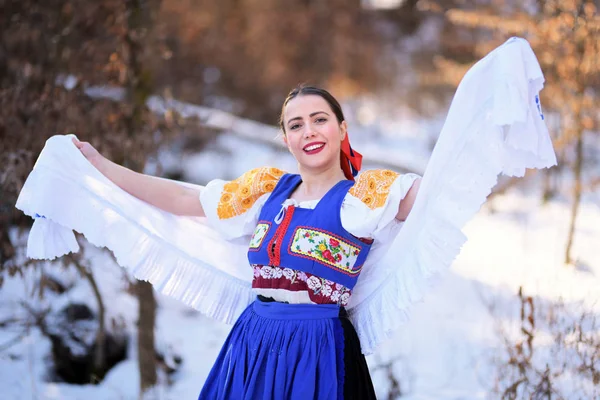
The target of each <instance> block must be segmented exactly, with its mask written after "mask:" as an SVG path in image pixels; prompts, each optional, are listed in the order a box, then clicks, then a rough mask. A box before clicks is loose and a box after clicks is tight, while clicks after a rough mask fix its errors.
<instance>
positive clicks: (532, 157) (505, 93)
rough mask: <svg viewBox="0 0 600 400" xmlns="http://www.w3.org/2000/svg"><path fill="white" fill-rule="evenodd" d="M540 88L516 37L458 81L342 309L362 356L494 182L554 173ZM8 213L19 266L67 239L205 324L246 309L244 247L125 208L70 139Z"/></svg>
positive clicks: (202, 228) (45, 155) (438, 265)
mask: <svg viewBox="0 0 600 400" xmlns="http://www.w3.org/2000/svg"><path fill="white" fill-rule="evenodd" d="M543 82H544V77H543V74H542V71H541V69H540V66H539V64H538V62H537V59H536V57H535V55H534V54H533V51H532V50H531V47H530V46H529V43H527V41H525V40H524V39H519V38H512V39H509V40H508V41H507V42H506V43H504V44H503V45H501V46H500V47H498V48H497V49H495V50H494V51H492V52H491V53H490V54H488V55H487V56H486V57H484V58H483V59H482V60H481V61H479V62H478V63H477V64H475V65H474V66H473V67H472V68H471V69H470V70H469V71H468V72H467V74H466V75H465V77H464V78H463V80H462V82H461V83H460V85H459V87H458V89H457V91H456V95H455V97H454V99H453V101H452V105H451V106H450V111H449V113H448V117H447V120H446V122H445V124H444V127H443V128H442V132H441V134H440V137H439V139H438V141H437V144H436V146H435V148H434V150H433V153H432V155H431V159H430V161H429V163H428V165H427V169H426V170H425V173H424V175H423V180H422V182H421V187H420V190H419V193H418V196H417V199H416V201H415V204H414V206H413V209H412V211H411V213H410V215H409V217H408V219H407V220H406V222H405V223H404V225H403V226H402V228H401V229H400V230H399V232H398V234H397V236H396V237H395V238H394V239H393V240H392V241H391V242H390V243H387V244H386V245H385V246H380V247H379V248H378V249H377V251H372V254H370V255H369V258H370V259H371V261H374V262H370V263H369V264H370V267H369V268H368V269H363V272H362V274H361V276H360V278H359V280H358V283H357V285H356V286H355V288H354V290H353V294H352V298H351V301H350V304H349V306H348V310H349V314H350V318H351V320H352V322H353V324H354V326H355V329H356V331H357V333H358V337H359V339H360V342H361V347H362V351H363V353H365V354H369V353H372V352H373V351H374V350H375V349H376V347H377V345H379V344H380V343H381V341H383V340H384V339H385V338H386V337H388V336H389V334H390V333H391V332H392V331H393V330H394V329H396V328H397V327H398V326H399V324H400V323H401V322H402V321H403V320H405V319H406V318H407V311H408V309H409V306H410V304H412V303H413V302H415V301H418V300H420V299H421V298H422V296H423V294H424V291H425V290H426V289H427V287H428V285H427V284H428V280H429V278H431V277H433V276H435V275H438V273H439V272H442V271H444V270H446V269H447V268H448V267H449V266H450V265H451V264H452V262H453V260H454V259H455V258H456V256H457V255H458V253H459V251H460V248H461V246H462V245H463V244H464V242H465V241H466V237H465V235H464V234H463V233H462V231H461V229H462V228H463V226H464V225H465V223H466V222H467V221H468V220H469V219H470V218H471V217H473V215H474V214H475V213H476V212H477V211H478V210H479V208H480V207H481V205H482V204H483V203H484V201H485V199H486V197H487V196H488V194H489V193H490V192H491V189H492V187H493V186H494V185H495V184H496V180H497V176H498V175H499V174H500V173H503V174H505V175H510V176H523V175H524V172H525V169H526V168H545V167H550V166H552V165H555V164H556V157H555V154H554V150H553V148H552V143H551V141H550V137H549V135H548V131H547V128H546V126H545V123H544V121H543V114H542V112H541V108H540V105H539V97H538V93H539V91H540V90H541V89H542V87H543ZM16 207H17V208H19V209H20V210H22V211H23V212H24V213H25V214H27V215H29V216H31V217H34V218H35V222H34V224H33V227H32V229H31V232H30V234H29V240H28V248H27V255H28V256H29V257H32V258H40V259H53V258H55V257H59V256H62V255H64V254H67V253H69V252H74V251H78V245H77V242H76V241H75V237H74V234H73V230H74V231H77V232H80V233H82V234H83V235H84V236H85V237H86V238H87V240H89V241H90V242H91V243H92V244H94V245H96V246H104V247H107V248H108V249H110V250H111V251H112V252H113V253H114V254H115V256H116V259H117V262H118V263H119V264H120V265H121V266H123V267H125V268H127V269H128V270H130V271H131V272H132V273H133V275H134V276H136V277H137V278H139V279H143V280H148V281H150V282H151V283H152V284H153V285H154V287H155V288H156V289H157V290H158V291H159V292H161V293H164V294H166V295H169V296H172V297H174V298H176V299H179V300H181V301H183V302H184V303H186V304H188V305H190V306H192V307H194V308H196V309H198V310H199V311H201V312H202V313H204V314H206V315H208V316H210V317H212V318H215V319H218V320H220V321H224V322H227V323H232V322H234V321H235V319H236V318H237V317H238V316H239V315H240V314H241V312H242V311H243V310H244V308H245V307H246V306H247V305H248V304H250V303H251V302H252V301H253V300H254V297H255V296H254V295H253V293H252V290H251V282H252V269H251V268H250V267H249V265H248V260H247V258H246V252H247V245H248V242H249V238H246V237H245V238H240V239H239V240H235V241H228V240H225V239H224V238H223V237H222V236H220V235H219V233H218V232H217V231H215V230H214V229H212V228H211V227H210V226H209V225H208V223H207V221H206V220H205V219H203V218H190V217H178V216H175V215H172V214H169V213H166V212H163V211H161V210H159V209H157V208H155V207H152V206H150V205H148V204H146V203H144V202H142V201H140V200H138V199H136V198H134V197H133V196H131V195H129V194H128V193H126V192H125V191H123V190H122V189H120V188H119V187H117V186H116V185H114V184H113V183H112V182H111V181H109V180H108V179H107V178H106V177H104V176H103V175H102V174H101V173H100V172H99V171H98V170H96V169H95V168H94V167H93V166H92V165H91V164H90V163H89V162H88V161H87V160H86V159H85V157H84V156H83V155H82V154H81V153H80V152H79V150H77V148H76V147H75V146H74V145H73V144H72V142H71V135H67V136H61V135H57V136H53V137H51V138H50V139H48V141H47V142H46V145H45V147H44V149H43V150H42V153H41V154H40V156H39V158H38V160H37V162H36V164H35V166H34V168H33V171H32V172H31V174H30V175H29V177H28V178H27V181H26V182H25V185H24V187H23V189H22V191H21V193H20V195H19V199H18V201H17V204H16ZM36 216H38V217H36ZM39 216H43V218H41V217H39Z"/></svg>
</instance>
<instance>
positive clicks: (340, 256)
mask: <svg viewBox="0 0 600 400" xmlns="http://www.w3.org/2000/svg"><path fill="white" fill-rule="evenodd" d="M335 261H337V262H340V261H342V255H341V254H339V253H338V254H336V255H335Z"/></svg>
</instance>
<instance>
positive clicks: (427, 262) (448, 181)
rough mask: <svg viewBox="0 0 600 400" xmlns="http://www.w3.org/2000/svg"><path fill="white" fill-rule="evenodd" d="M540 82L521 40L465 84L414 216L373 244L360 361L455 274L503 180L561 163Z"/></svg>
mask: <svg viewBox="0 0 600 400" xmlns="http://www.w3.org/2000/svg"><path fill="white" fill-rule="evenodd" d="M543 82H544V77H543V74H542V71H541V69H540V67H539V64H538V62H537V59H536V58H535V55H534V54H533V51H532V50H531V47H530V46H529V43H527V41H525V40H523V39H518V38H512V39H510V40H509V41H507V42H506V43H505V44H503V45H502V46H500V47H499V48H497V49H495V50H494V51H492V52H491V53H490V54H489V55H487V56H486V57H485V58H483V59H482V60H481V61H479V62H478V63H477V64H475V65H474V66H473V67H472V68H471V69H470V70H469V71H468V72H467V74H466V75H465V77H464V78H463V80H462V82H461V83H460V85H459V87H458V89H457V91H456V94H455V96H454V99H453V101H452V104H451V106H450V110H449V112H448V116H447V119H446V122H445V123H444V126H443V128H442V131H441V133H440V136H439V139H438V141H437V143H436V146H435V148H434V150H433V153H432V155H431V158H430V160H429V163H428V165H427V168H426V170H425V173H424V174H423V179H422V181H421V185H420V189H419V193H418V195H417V198H416V200H415V203H414V205H413V208H412V210H411V212H410V215H409V216H408V218H407V219H406V221H405V222H404V224H402V226H401V228H398V227H396V228H392V230H393V232H391V234H392V235H393V238H392V239H391V240H389V241H388V242H387V243H382V245H381V246H380V247H376V246H375V245H376V244H377V241H375V243H374V246H373V248H372V250H371V253H369V257H368V260H367V262H368V265H367V264H366V263H365V265H364V267H363V270H362V273H361V276H360V278H359V279H358V282H357V284H356V286H355V287H354V289H353V292H352V297H351V299H350V304H349V305H348V310H349V315H350V318H351V320H352V322H353V324H354V327H355V328H356V331H357V333H358V337H359V339H360V342H361V348H362V351H363V353H365V354H369V353H372V352H373V351H374V350H375V349H376V347H377V346H378V345H379V344H380V343H381V342H382V341H383V340H384V339H386V338H387V337H389V335H390V334H391V333H392V332H393V331H394V330H395V329H397V328H398V327H399V325H400V324H401V323H402V322H403V321H404V320H406V318H407V316H408V309H409V307H410V305H411V304H412V303H414V302H416V301H419V300H421V299H422V297H423V295H424V293H425V291H426V290H427V287H428V281H429V280H430V279H431V278H433V277H435V276H436V275H438V274H439V273H441V272H443V271H446V270H447V269H448V267H450V265H451V264H452V262H453V261H454V259H455V258H456V256H457V255H458V253H459V252H460V249H461V247H462V245H463V244H464V243H465V241H466V240H467V238H466V236H465V235H464V234H463V232H462V228H463V227H464V225H465V224H466V222H467V221H468V220H470V219H471V218H472V217H473V216H474V215H475V214H476V213H477V211H478V210H479V209H480V207H481V205H482V204H483V203H484V202H485V199H486V197H487V196H488V195H489V194H490V192H491V190H492V188H493V186H494V185H495V184H496V181H497V177H498V175H499V174H505V175H508V176H523V175H524V173H525V169H526V168H548V167H551V166H553V165H555V164H556V157H555V154H554V149H553V148H552V143H551V140H550V137H549V134H548V130H547V128H546V125H545V123H544V117H543V114H542V112H541V106H540V100H539V91H540V90H541V89H542V87H543ZM388 225H390V224H388Z"/></svg>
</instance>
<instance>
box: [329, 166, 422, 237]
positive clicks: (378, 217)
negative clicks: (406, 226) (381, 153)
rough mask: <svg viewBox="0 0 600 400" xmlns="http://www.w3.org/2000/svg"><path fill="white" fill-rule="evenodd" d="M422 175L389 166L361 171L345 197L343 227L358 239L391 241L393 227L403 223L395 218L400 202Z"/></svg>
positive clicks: (342, 212)
mask: <svg viewBox="0 0 600 400" xmlns="http://www.w3.org/2000/svg"><path fill="white" fill-rule="evenodd" d="M419 178H420V176H419V175H417V174H413V173H409V174H399V173H397V172H394V171H390V170H387V169H374V170H367V171H364V172H361V173H360V174H359V175H358V176H357V177H356V181H355V183H354V186H353V187H352V188H351V189H350V190H349V191H348V194H347V195H346V197H345V198H344V202H343V204H342V210H341V212H340V218H341V220H342V226H343V227H344V229H346V230H347V231H348V232H349V233H351V234H352V235H354V236H356V237H359V238H370V239H374V240H375V242H381V241H388V240H389V239H390V236H389V232H390V228H392V227H394V226H397V225H400V224H401V222H399V221H397V220H396V215H397V214H398V206H399V205H400V201H402V199H404V197H405V196H406V194H407V193H408V191H409V190H410V188H411V187H412V185H413V183H414V182H415V181H416V180H417V179H419Z"/></svg>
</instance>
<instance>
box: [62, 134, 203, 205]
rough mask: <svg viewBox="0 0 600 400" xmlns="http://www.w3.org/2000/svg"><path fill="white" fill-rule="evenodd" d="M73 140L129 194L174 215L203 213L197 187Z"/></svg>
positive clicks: (102, 171) (108, 176) (102, 170)
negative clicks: (142, 169) (132, 167)
mask: <svg viewBox="0 0 600 400" xmlns="http://www.w3.org/2000/svg"><path fill="white" fill-rule="evenodd" d="M73 143H74V144H75V146H77V148H78V149H79V150H80V151H81V153H82V154H83V155H84V156H85V157H86V158H87V159H88V160H89V161H90V163H91V164H92V165H93V166H94V167H96V168H97V169H98V171H100V172H101V173H102V174H103V175H104V176H106V177H107V178H108V179H110V180H111V181H112V182H113V183H114V184H115V185H117V186H119V187H120V188H121V189H123V190H125V191H126V192H127V193H129V194H131V195H132V196H135V197H137V198H138V199H140V200H142V201H144V202H146V203H149V204H151V205H153V206H155V207H157V208H160V209H161V210H164V211H167V212H170V213H172V214H175V215H188V216H195V217H204V216H206V214H205V213H204V210H203V208H202V204H201V203H200V192H199V191H198V190H197V189H192V188H188V187H185V186H183V185H180V184H178V183H175V182H171V181H169V180H166V179H161V178H157V177H154V176H150V175H144V174H140V173H138V172H135V171H132V170H130V169H128V168H125V167H123V166H121V165H118V164H115V163H114V162H112V161H110V160H108V159H107V158H105V157H103V156H102V155H101V154H100V153H99V152H98V151H97V150H96V149H95V148H94V147H93V146H92V145H91V144H89V143H87V142H80V141H78V140H76V139H73Z"/></svg>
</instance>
